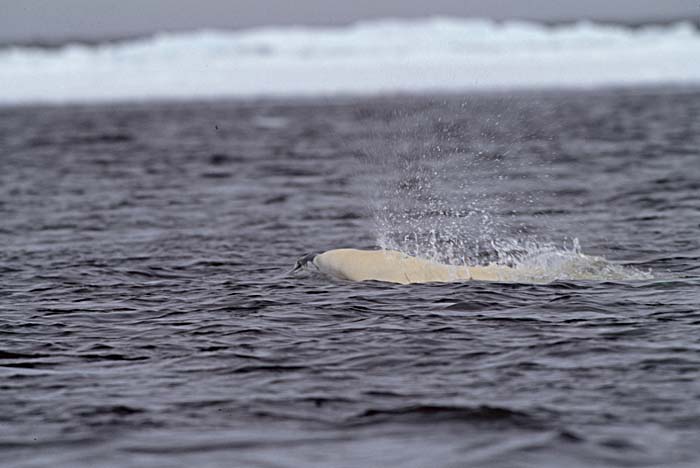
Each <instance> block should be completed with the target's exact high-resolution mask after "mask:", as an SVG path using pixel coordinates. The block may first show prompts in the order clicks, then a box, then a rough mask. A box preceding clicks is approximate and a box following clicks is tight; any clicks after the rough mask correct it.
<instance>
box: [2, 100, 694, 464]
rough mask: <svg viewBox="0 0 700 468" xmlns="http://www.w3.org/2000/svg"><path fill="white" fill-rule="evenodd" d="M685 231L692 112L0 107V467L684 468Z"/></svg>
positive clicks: (690, 352) (688, 429)
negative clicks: (356, 269) (338, 272)
mask: <svg viewBox="0 0 700 468" xmlns="http://www.w3.org/2000/svg"><path fill="white" fill-rule="evenodd" d="M699 233H700V89H698V88H697V87H692V86H687V87H679V86H657V87H626V88H605V89H597V90H588V91H585V90H579V91H574V90H569V91H564V90H551V91H538V92H534V91H531V92H524V91H521V92H508V93H495V92H494V93H480V94H474V93H472V94H469V93H467V94H464V93H463V94H433V95H422V96H421V95H403V96H402V95H393V96H390V95H386V96H383V97H380V96H377V97H356V98H350V97H335V98H322V97H318V98H313V99H311V98H309V99H299V98H297V99H272V98H270V99H262V100H250V99H249V100H238V101H236V100H228V101H227V100H211V101H199V102H195V101H191V102H177V101H170V102H167V101H162V102H148V103H143V102H142V103H128V102H122V103H119V104H90V105H64V106H45V107H41V106H35V107H32V106H22V107H3V108H0V279H1V281H0V465H1V466H3V467H5V466H7V467H8V468H9V467H13V468H29V467H52V468H59V467H61V468H63V467H65V468H81V467H97V466H99V467H139V468H146V467H166V466H167V467H183V468H184V467H192V466H198V467H203V468H204V467H232V466H236V467H248V466H250V467H290V468H291V467H356V466H363V467H378V466H401V467H405V468H409V467H416V468H422V467H504V468H505V467H538V468H546V467H552V468H559V467H564V466H566V467H592V466H595V467H620V466H625V467H641V466H644V467H648V466H656V467H687V468H690V467H697V466H700V235H699ZM378 246H380V247H391V248H400V249H402V250H404V251H406V252H409V253H413V254H416V255H421V256H424V257H428V258H432V259H436V260H440V261H445V262H451V263H458V264H477V263H479V264H486V263H489V262H494V261H495V262H501V263H506V264H511V265H520V264H523V263H525V264H528V263H533V262H534V263H535V264H537V265H540V266H542V265H544V266H545V267H546V268H547V269H548V271H549V272H550V275H549V277H547V278H543V279H541V281H532V282H522V283H485V282H467V283H454V284H423V285H410V286H400V285H392V284H385V283H380V282H367V283H351V282H346V281H341V280H337V279H333V278H329V277H326V276H323V275H321V274H319V273H315V272H313V271H301V272H296V273H290V270H291V269H292V267H293V265H294V263H295V261H296V259H297V258H298V257H299V256H301V255H303V254H306V253H309V252H320V251H324V250H326V249H332V248H340V247H357V248H374V247H378Z"/></svg>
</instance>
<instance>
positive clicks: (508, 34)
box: [0, 18, 700, 104]
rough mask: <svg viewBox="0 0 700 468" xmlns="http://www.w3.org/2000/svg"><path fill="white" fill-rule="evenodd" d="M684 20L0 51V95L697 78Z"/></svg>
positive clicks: (445, 25) (415, 27) (309, 31)
mask: <svg viewBox="0 0 700 468" xmlns="http://www.w3.org/2000/svg"><path fill="white" fill-rule="evenodd" d="M698 58H700V32H698V31H697V30H696V29H695V28H694V27H693V25H691V24H690V23H677V24H675V25H671V26H664V27H662V26H654V27H651V26H649V27H644V28H639V29H628V28H623V27H619V26H610V25H600V24H592V23H578V24H572V25H564V26H558V27H545V26H541V25H537V24H533V23H526V22H506V23H494V22H491V21H486V20H466V19H450V18H431V19H422V20H413V21H408V20H401V21H399V20H384V21H373V22H364V23H358V24H355V25H352V26H347V27H337V28H308V27H291V28H290V27H284V28H283V27H278V28H262V29H253V30H247V31H239V32H223V31H200V32H189V33H179V34H159V35H157V36H154V37H152V38H147V39H141V40H134V41H129V42H124V43H119V44H104V45H100V46H95V47H89V46H82V45H68V46H65V47H63V48H60V49H53V50H47V49H38V48H27V47H13V48H5V49H0V103H5V104H8V103H21V102H32V101H48V102H63V101H86V100H87V101H90V100H121V99H153V98H192V97H213V96H230V97H257V96H299V95H302V96H315V95H333V94H338V93H344V94H346V93H349V94H355V93H359V94H367V93H371V94H373V93H382V92H420V91H436V90H437V91H460V90H473V89H485V88H486V89H493V88H523V87H550V86H576V87H579V86H583V87H590V86H601V85H626V84H655V83H700V60H698Z"/></svg>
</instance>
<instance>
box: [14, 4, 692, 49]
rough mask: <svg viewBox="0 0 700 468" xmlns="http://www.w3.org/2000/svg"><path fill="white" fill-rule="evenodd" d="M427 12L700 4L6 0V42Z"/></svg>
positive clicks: (538, 12) (605, 10)
mask: <svg viewBox="0 0 700 468" xmlns="http://www.w3.org/2000/svg"><path fill="white" fill-rule="evenodd" d="M427 15H455V16H478V17H491V18H497V19H504V18H527V19H541V20H562V19H580V18H588V19H602V20H618V21H620V20H623V21H632V22H634V21H640V20H649V19H672V18H679V17H687V18H696V19H697V18H700V0H344V1H341V0H228V1H226V0H0V41H3V42H7V41H26V40H35V39H39V40H56V39H62V38H86V39H97V38H109V37H119V36H130V35H136V34H149V33H153V32H155V31H162V30H180V29H197V28H204V27H210V28H246V27H251V26H260V25H282V24H284V25H288V24H308V25H323V24H345V23H350V22H353V21H356V20H358V19H366V18H376V17H417V16H427Z"/></svg>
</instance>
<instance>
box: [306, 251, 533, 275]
mask: <svg viewBox="0 0 700 468" xmlns="http://www.w3.org/2000/svg"><path fill="white" fill-rule="evenodd" d="M305 267H306V268H308V267H312V268H315V269H317V270H318V271H320V272H321V273H324V274H326V275H329V276H332V277H335V278H339V279H343V280H349V281H384V282H387V283H398V284H412V283H449V282H458V281H469V280H477V281H517V278H518V276H522V275H518V274H517V272H516V270H515V269H514V268H511V267H508V266H505V265H497V264H490V265H486V266H460V265H448V264H445V263H438V262H434V261H431V260H426V259H423V258H419V257H414V256H411V255H407V254H405V253H403V252H399V251H397V250H360V249H334V250H328V251H327V252H323V253H320V254H308V255H304V256H303V257H301V258H300V259H299V260H297V263H296V265H295V267H294V271H296V270H299V269H301V268H305Z"/></svg>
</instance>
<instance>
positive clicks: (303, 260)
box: [292, 253, 316, 273]
mask: <svg viewBox="0 0 700 468" xmlns="http://www.w3.org/2000/svg"><path fill="white" fill-rule="evenodd" d="M314 258H316V253H307V254H304V255H302V256H301V257H299V258H298V259H297V261H296V263H295V264H294V269H292V273H293V272H295V271H298V270H300V269H302V268H305V267H306V266H307V265H308V264H309V263H311V264H312V265H314Z"/></svg>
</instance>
